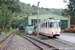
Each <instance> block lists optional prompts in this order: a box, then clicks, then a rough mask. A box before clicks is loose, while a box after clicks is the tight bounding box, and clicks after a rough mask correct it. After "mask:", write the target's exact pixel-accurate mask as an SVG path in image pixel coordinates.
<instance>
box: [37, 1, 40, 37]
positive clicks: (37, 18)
mask: <svg viewBox="0 0 75 50" xmlns="http://www.w3.org/2000/svg"><path fill="white" fill-rule="evenodd" d="M39 3H40V2H38V3H37V36H38V35H39Z"/></svg>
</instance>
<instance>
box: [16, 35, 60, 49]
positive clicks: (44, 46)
mask: <svg viewBox="0 0 75 50" xmlns="http://www.w3.org/2000/svg"><path fill="white" fill-rule="evenodd" d="M17 35H19V36H21V37H23V38H25V39H27V40H28V41H30V42H31V43H33V44H34V45H36V46H37V47H38V48H40V50H59V49H58V48H55V47H54V46H51V45H49V44H46V43H44V42H42V41H40V40H37V39H34V38H32V37H30V36H26V35H22V34H17Z"/></svg>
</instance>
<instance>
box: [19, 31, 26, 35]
mask: <svg viewBox="0 0 75 50" xmlns="http://www.w3.org/2000/svg"><path fill="white" fill-rule="evenodd" d="M18 33H19V34H23V35H27V34H26V33H23V32H18Z"/></svg>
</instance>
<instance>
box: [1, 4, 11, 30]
mask: <svg viewBox="0 0 75 50" xmlns="http://www.w3.org/2000/svg"><path fill="white" fill-rule="evenodd" d="M11 13H12V12H11V10H8V8H7V5H5V4H2V5H1V6H0V19H1V20H0V22H1V29H3V30H5V27H6V26H7V25H9V26H10V20H11V19H10V18H11Z"/></svg>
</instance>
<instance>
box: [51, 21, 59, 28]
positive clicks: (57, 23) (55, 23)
mask: <svg viewBox="0 0 75 50" xmlns="http://www.w3.org/2000/svg"><path fill="white" fill-rule="evenodd" d="M50 27H59V22H51V23H50Z"/></svg>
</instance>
